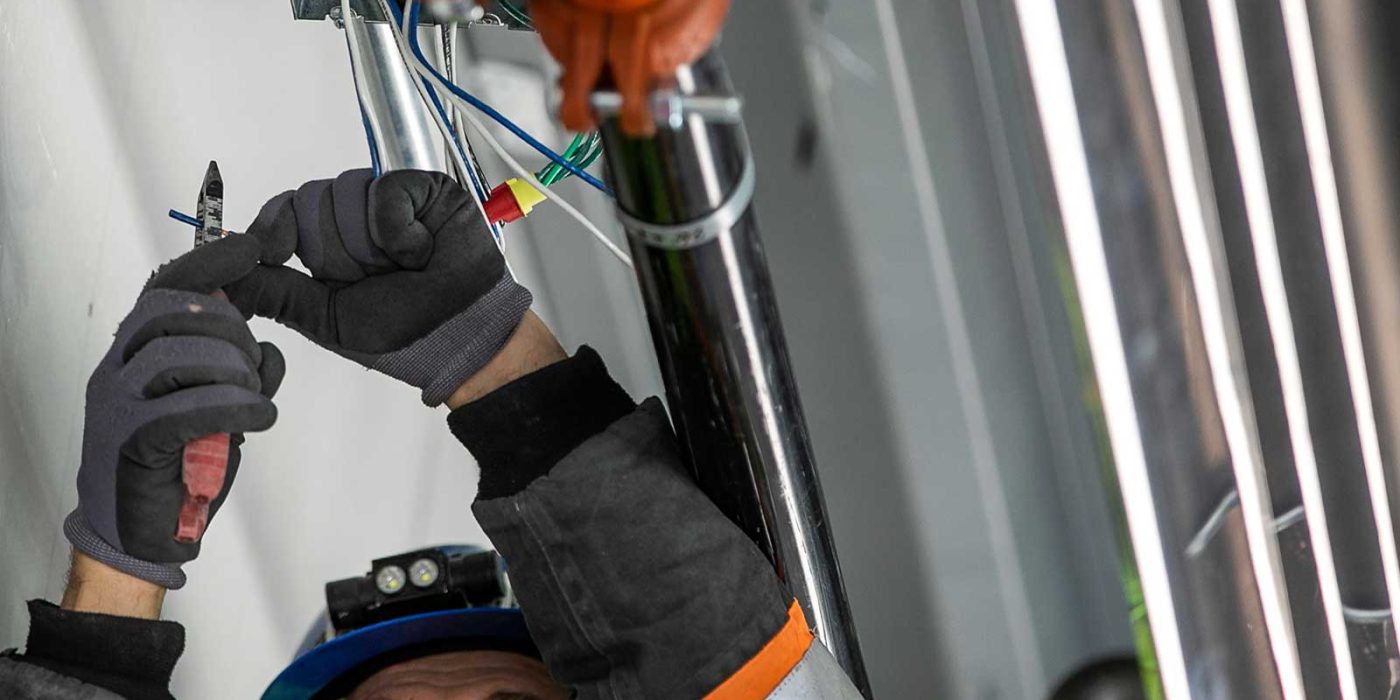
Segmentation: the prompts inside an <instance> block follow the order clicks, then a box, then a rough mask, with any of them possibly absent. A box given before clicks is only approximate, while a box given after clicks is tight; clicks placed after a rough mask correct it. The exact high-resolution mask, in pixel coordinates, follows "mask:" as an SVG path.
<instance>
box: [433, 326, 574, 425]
mask: <svg viewBox="0 0 1400 700" xmlns="http://www.w3.org/2000/svg"><path fill="white" fill-rule="evenodd" d="M568 357H569V356H568V354H567V353H565V352H564V348H563V347H561V346H560V345H559V341H558V340H556V339H555V337H554V334H553V333H552V332H550V330H549V327H548V326H546V325H544V321H542V320H540V317H539V316H536V315H535V312H533V311H527V312H526V313H525V318H524V319H523V320H522V321H521V323H520V328H518V329H517V330H516V331H515V335H512V336H511V338H510V340H508V341H506V345H505V347H504V348H502V349H501V352H500V353H499V354H497V355H496V357H495V359H493V360H491V361H490V362H489V363H487V365H486V366H485V367H483V368H482V369H481V371H480V372H477V373H476V374H475V375H473V376H472V378H471V379H468V380H467V382H466V383H465V384H463V385H462V386H461V387H460V388H459V389H457V391H456V392H455V393H453V394H452V396H451V398H449V399H447V407H448V408H449V409H452V410H454V411H455V410H457V409H458V408H461V407H462V406H465V405H467V404H469V403H471V402H473V401H476V400H477V399H480V398H482V397H483V396H486V395H487V394H490V393H491V392H493V391H495V390H497V389H499V388H501V387H503V386H505V385H507V384H509V383H511V382H513V381H515V380H517V379H520V378H522V377H525V376H528V375H530V374H533V373H535V372H537V371H539V370H541V369H544V368H545V367H548V366H550V365H553V364H556V363H559V362H562V361H564V360H566V359H568Z"/></svg>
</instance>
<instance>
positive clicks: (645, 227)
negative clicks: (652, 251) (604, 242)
mask: <svg viewBox="0 0 1400 700" xmlns="http://www.w3.org/2000/svg"><path fill="white" fill-rule="evenodd" d="M757 179H758V176H757V172H756V169H755V167H754V161H753V153H752V152H751V151H747V150H746V151H745V153H744V172H743V174H742V175H740V176H739V184H738V185H737V186H736V187H735V188H734V191H733V192H732V193H730V195H729V198H728V199H726V200H725V201H724V203H723V204H721V205H720V206H719V208H718V209H716V210H714V211H713V212H710V213H709V214H707V215H705V217H704V218H701V219H697V220H695V221H692V222H689V223H684V224H669V225H668V224H654V223H651V222H649V221H643V220H641V219H638V218H637V217H635V216H632V215H631V214H628V213H627V212H626V211H623V209H622V207H621V206H618V208H617V218H618V219H620V220H621V221H622V225H623V226H625V227H626V228H627V232H628V233H629V234H631V236H632V237H633V238H635V239H637V240H639V241H641V242H642V243H645V244H647V245H649V246H652V247H654V248H663V249H666V250H690V249H692V248H698V247H700V246H702V245H705V244H706V243H709V242H710V241H713V240H715V239H716V238H719V235H720V234H721V233H724V232H725V231H728V230H729V229H731V228H734V225H735V224H738V223H739V220H740V219H742V218H744V213H745V212H747V211H748V210H749V205H750V204H752V203H753V194H754V186H755V183H756V181H757Z"/></svg>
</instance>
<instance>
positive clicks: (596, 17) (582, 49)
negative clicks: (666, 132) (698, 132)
mask: <svg viewBox="0 0 1400 700" xmlns="http://www.w3.org/2000/svg"><path fill="white" fill-rule="evenodd" d="M728 13H729V0H532V2H531V3H530V16H531V19H532V20H533V21H534V23H535V29H536V30H537V31H538V32H539V34H540V38H541V39H542V40H543V41H544V45H545V47H546V48H547V49H549V52H550V54H551V55H553V56H554V59H555V60H556V61H558V62H559V65H560V66H562V67H563V69H564V74H563V77H562V78H560V87H561V88H562V89H563V92H564V100H563V104H562V106H561V109H560V117H561V118H562V119H563V121H564V126H566V127H567V128H568V129H569V130H570V131H577V132H584V131H591V130H593V129H594V128H595V127H596V126H597V125H596V120H595V118H594V116H593V109H592V107H591V106H590V104H589V96H590V95H592V94H593V91H594V90H596V89H597V88H598V84H599V82H600V81H601V80H602V79H603V77H604V75H605V71H607V73H608V74H610V75H611V77H612V83H613V87H615V88H616V89H617V92H618V93H619V94H620V95H621V96H622V113H621V122H622V131H623V133H625V134H627V135H629V136H650V135H651V134H653V133H655V132H656V122H655V120H654V117H653V116H652V112H651V108H650V105H649V104H648V102H649V98H650V96H651V94H652V93H653V92H655V91H656V90H658V89H662V88H667V87H672V86H671V85H670V84H669V83H670V81H671V79H672V76H674V75H675V73H676V71H677V70H679V69H680V68H681V66H684V65H686V64H688V63H693V62H694V61H695V60H696V59H698V58H700V57H701V56H703V55H704V54H705V51H707V50H709V48H710V46H711V45H712V44H714V42H715V38H716V37H717V36H719V31H720V28H721V27H722V26H723V25H724V18H725V16H726V15H727V14H728Z"/></svg>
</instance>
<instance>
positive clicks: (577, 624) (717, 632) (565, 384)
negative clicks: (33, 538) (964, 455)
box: [0, 171, 859, 700]
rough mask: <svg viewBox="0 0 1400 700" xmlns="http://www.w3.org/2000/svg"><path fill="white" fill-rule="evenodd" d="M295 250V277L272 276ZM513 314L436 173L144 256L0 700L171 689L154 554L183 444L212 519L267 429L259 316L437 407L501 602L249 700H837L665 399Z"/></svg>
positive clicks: (177, 576) (343, 652)
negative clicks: (198, 442)
mask: <svg viewBox="0 0 1400 700" xmlns="http://www.w3.org/2000/svg"><path fill="white" fill-rule="evenodd" d="M293 256H295V257H297V258H298V259H299V260H300V261H301V263H302V264H303V265H304V266H305V267H306V269H307V270H309V271H310V273H311V274H310V275H309V276H308V275H306V274H303V273H302V272H299V271H297V270H294V269H292V268H289V267H285V266H284V264H285V263H287V262H288V261H289V260H290V259H291V258H292V257H293ZM218 289H222V290H224V292H225V293H226V294H227V295H228V299H229V301H223V300H221V299H218V298H216V297H214V296H210V294H211V293H212V292H214V291H215V290H218ZM530 305H531V295H530V292H529V291H528V290H526V289H525V288H523V287H522V286H520V285H519V284H517V283H516V282H515V281H514V279H512V277H511V275H510V274H509V272H508V271H507V270H506V266H505V261H504V259H503V258H502V256H501V253H500V252H499V250H498V249H497V247H496V244H495V242H494V241H493V239H492V237H491V234H490V232H489V230H488V228H487V226H486V224H485V223H484V222H483V220H482V219H481V217H480V215H479V213H478V209H477V207H476V206H475V205H474V203H473V201H472V200H471V198H470V197H469V196H468V195H467V194H466V192H464V191H463V190H462V189H461V188H460V187H459V186H458V185H457V184H456V183H455V182H454V181H453V180H451V179H450V178H449V177H447V176H446V175H443V174H440V173H427V172H417V171H400V172H394V173H390V174H387V175H385V176H383V177H381V178H378V179H374V178H373V177H372V176H371V175H370V174H369V173H368V172H366V171H352V172H349V173H345V174H344V175H341V176H340V177H338V178H336V179H334V180H325V181H317V182H312V183H309V184H306V185H304V186H303V187H301V188H300V189H298V190H296V191H295V192H288V193H285V194H283V195H280V196H278V197H276V198H274V199H273V200H272V201H270V202H269V203H268V204H267V205H266V206H265V207H264V208H263V210H262V212H261V213H260V214H259V215H258V217H257V219H256V221H255V222H254V223H253V225H252V226H251V227H250V228H249V230H248V233H247V234H244V235H234V236H229V237H228V238H225V239H223V240H221V241H218V242H215V243H211V244H209V245H206V246H203V247H201V248H199V249H197V250H195V251H193V252H190V253H189V254H187V255H185V256H183V257H181V258H178V259H176V260H174V261H173V262H171V263H168V264H167V265H165V266H163V267H162V268H161V269H160V270H158V271H157V272H156V273H155V275H154V276H152V278H151V279H150V281H149V282H148V283H147V284H146V286H145V289H144V290H143V291H142V292H141V294H140V296H139V298H138V299H137V301H136V304H135V308H134V309H133V311H132V312H131V314H130V315H129V316H128V317H127V318H126V320H125V321H123V322H122V323H121V325H120V327H119V328H118V330H117V333H116V340H115V342H114V344H113V345H112V348H111V350H110V351H109V352H108V353H107V355H106V356H105V357H104V358H103V359H102V360H101V362H100V363H99V364H98V365H97V368H96V370H95V371H94V372H93V374H92V377H91V379H90V381H89V383H88V389H87V409H86V423H85V427H84V433H83V450H82V464H81V467H80V469H79V473H78V506H77V508H76V509H75V510H74V511H73V512H72V514H71V515H69V516H68V518H67V519H66V521H65V522H64V524H63V530H64V533H65V534H66V535H67V537H68V539H69V540H70V542H71V543H72V545H73V564H72V572H71V576H70V580H69V584H68V587H67V590H66V591H65V593H64V596H63V601H62V605H59V606H55V605H52V604H50V603H48V602H45V601H31V602H30V603H29V612H30V633H29V638H28V644H27V649H26V650H25V652H24V653H23V654H18V653H15V652H13V651H12V652H10V653H9V654H8V655H6V656H3V657H0V697H5V698H73V699H77V698H112V697H117V696H121V697H128V698H167V697H170V692H169V689H168V685H169V680H170V675H171V671H172V669H173V668H174V665H175V663H176V660H177V659H178V657H179V656H180V653H181V651H182V648H183V644H184V628H183V627H181V626H180V625H179V624H178V623H175V622H169V621H160V620H159V617H160V611H161V603H162V600H163V598H164V596H165V593H166V591H167V590H173V589H178V588H180V587H182V586H183V585H185V582H186V577H185V573H184V572H183V571H182V565H183V564H185V563H187V562H190V561H193V560H194V559H195V558H196V557H197V556H198V554H199V550H200V546H199V544H198V543H195V544H180V543H178V542H176V541H174V539H173V538H172V533H173V532H174V531H175V529H176V520H177V516H178V512H179V509H180V504H181V500H182V495H183V486H182V484H181V480H180V479H181V452H182V449H183V446H184V445H185V443H186V442H189V441H191V440H193V439H195V438H198V437H200V436H203V435H208V434H211V433H216V432H228V433H231V434H233V438H232V441H231V445H230V455H229V456H230V460H229V470H228V475H227V479H226V481H225V483H224V487H223V490H222V491H221V493H220V495H219V497H218V498H217V499H216V500H215V501H214V502H213V504H212V508H211V509H210V512H211V517H212V514H216V513H217V512H218V509H219V507H220V506H221V505H222V504H223V502H224V499H225V498H226V497H227V496H228V491H229V488H230V487H231V486H232V484H233V481H234V476H235V474H236V473H237V470H238V466H239V445H240V444H241V443H242V442H243V439H244V435H245V434H247V433H256V432H260V431H264V430H267V429H269V428H271V427H272V426H273V423H274V422H275V419H276V415H277V411H276V409H275V408H274V405H273V402H272V399H273V397H274V395H275V394H276V392H277V388H278V385H279V384H280V383H281V380H282V377H283V374H284V364H283V361H282V356H281V354H280V353H279V352H278V351H277V349H276V348H275V347H274V346H272V345H271V344H269V343H259V342H257V341H256V340H255V338H254V336H253V333H252V331H251V330H250V329H249V326H248V325H247V322H246V319H247V318H249V317H251V316H253V315H257V316H263V317H268V318H272V319H275V320H276V321H278V322H280V323H282V324H284V325H287V326H289V327H291V328H293V329H295V330H297V331H298V332H300V333H301V334H302V335H304V336H306V337H307V338H308V339H310V340H311V341H312V342H314V343H316V344H317V345H320V346H321V347H323V348H325V349H326V350H329V351H330V352H333V353H336V354H338V355H341V356H342V357H345V358H347V359H350V360H352V361H354V362H357V363H359V364H361V365H363V366H365V367H368V368H370V369H373V370H376V371H379V372H383V373H385V374H387V375H389V376H391V377H394V378H396V379H399V380H401V381H403V382H405V383H407V384H410V385H412V386H414V387H416V388H417V389H418V390H420V391H421V392H422V398H423V401H424V402H425V403H426V404H428V405H429V406H442V405H445V406H446V407H447V408H449V409H450V410H451V413H450V414H449V415H448V419H447V424H448V427H449V429H450V430H451V431H452V433H453V435H455V436H456V437H457V438H458V439H459V440H460V441H461V442H462V444H463V445H464V446H465V448H466V449H467V450H469V451H470V452H471V453H472V454H473V455H474V456H475V457H476V459H477V462H478V463H479V465H480V470H481V477H480V485H479V491H478V493H477V497H476V501H475V503H473V504H472V511H473V513H474V514H475V516H476V518H477V519H478V520H479V522H480V523H481V525H482V527H483V528H484V530H485V531H486V533H487V534H488V536H489V537H490V538H491V541H492V542H493V543H494V545H495V546H496V548H497V549H498V551H499V552H500V554H501V555H502V556H503V558H504V560H505V561H508V562H509V567H510V571H509V578H510V581H511V583H512V584H513V588H514V594H515V597H516V598H517V599H518V601H519V607H520V611H519V612H512V611H501V610H494V609H491V610H472V609H470V608H469V607H468V608H463V609H460V610H434V611H429V612H428V613H422V612H421V611H419V612H418V613H417V614H410V615H406V616H404V617H402V618H401V619H387V620H380V621H379V622H378V623H377V624H374V625H370V626H369V627H366V628H364V629H361V630H359V631H356V632H352V633H350V634H348V635H345V636H344V637H342V638H340V639H335V640H332V641H328V642H326V643H324V644H321V645H319V646H316V645H314V644H313V645H312V648H310V650H309V651H307V652H306V656H303V657H302V658H301V659H299V660H298V662H297V663H294V664H293V669H289V674H291V671H292V670H294V669H295V670H297V673H298V674H300V678H279V680H278V684H274V687H273V688H271V689H269V691H268V694H267V695H265V696H264V697H336V698H340V697H349V698H355V699H360V700H367V699H373V700H409V699H425V698H432V699H437V700H458V699H462V700H465V699H467V698H495V699H496V700H504V699H506V698H526V699H534V700H554V699H556V698H568V697H579V698H699V697H717V698H764V697H775V698H777V697H782V698H787V697H828V698H858V697H859V694H858V693H857V691H856V690H855V689H854V686H853V685H852V684H851V683H850V681H849V680H848V679H847V678H846V676H845V675H844V674H843V673H842V672H841V670H840V669H839V667H838V666H837V665H836V663H835V660H834V659H833V658H832V656H831V655H830V654H829V653H828V652H827V651H826V650H825V649H824V648H823V647H822V646H821V644H820V643H819V642H815V641H814V639H813V636H812V634H811V632H810V631H809V629H808V625H807V623H806V621H805V620H804V618H803V614H802V611H801V608H800V607H798V606H797V605H796V603H795V602H794V600H793V598H792V596H791V594H789V593H788V592H787V591H786V590H785V589H784V586H783V584H782V583H781V582H780V580H779V579H778V578H777V576H776V575H775V573H774V571H773V569H772V567H771V566H770V565H769V563H768V561H767V560H766V559H765V558H764V557H763V555H762V554H761V553H760V552H759V550H758V549H757V548H756V547H755V546H754V545H753V544H752V543H751V542H750V541H749V539H748V538H747V537H745V535H744V534H743V533H742V532H741V531H740V530H739V529H738V528H737V527H736V526H734V525H733V524H732V523H731V522H730V521H729V520H727V519H726V518H725V517H724V516H723V515H722V514H721V513H720V512H719V510H718V509H717V508H716V507H715V506H714V505H713V504H712V503H710V502H709V501H708V500H707V499H706V498H705V496H704V495H703V494H702V493H701V492H700V491H699V490H698V489H697V487H696V486H695V484H694V483H693V482H692V481H691V479H690V477H689V476H688V473H687V471H686V470H685V469H684V468H683V467H682V465H681V463H680V459H679V457H678V453H677V448H676V444H675V441H674V436H673V434H672V432H671V428H670V424H669V423H668V421H667V416H666V412H665V410H664V408H663V407H662V404H661V403H660V402H659V401H658V400H656V399H654V398H653V399H649V400H647V401H645V402H643V403H641V404H640V405H638V404H636V403H634V402H633V401H632V400H631V399H630V398H629V397H628V396H627V395H626V393H624V391H623V390H622V389H621V388H620V387H619V386H618V385H617V384H616V383H615V382H614V381H613V380H612V379H611V378H610V377H609V375H608V372H607V370H606V369H605V367H604V365H603V361H602V360H601V359H600V358H599V356H598V355H597V354H596V353H595V352H593V351H592V350H590V349H588V348H586V347H585V348H583V349H581V350H579V351H578V352H577V353H576V354H574V355H573V356H572V357H570V356H569V355H567V354H566V353H565V352H564V350H563V349H562V348H561V347H560V345H559V343H558V342H557V341H556V340H555V338H554V336H553V335H552V334H551V332H550V331H549V329H548V328H546V327H545V325H544V323H542V322H541V320H540V319H539V318H538V317H537V316H535V315H534V314H533V313H532V312H530V310H529V309H530ZM310 408H311V407H308V406H292V407H291V410H306V409H310ZM464 462H465V460H464ZM267 466H268V465H253V466H252V467H251V468H254V469H259V468H266V467H267ZM334 467H335V465H330V464H322V465H308V468H314V469H321V470H325V474H326V476H327V477H328V478H334ZM440 561H446V560H445V559H444V560H440ZM424 580H427V579H426V574H425V579H424ZM381 584H383V585H381V586H380V590H381V591H383V590H390V591H392V589H393V588H394V587H395V586H397V585H399V584H397V583H394V582H393V581H388V582H387V583H385V582H384V581H381ZM386 585H387V586H388V588H387V589H386V588H385V587H384V586H386ZM521 613H523V620H524V622H525V623H527V624H528V628H527V627H526V626H525V625H523V624H520V623H519V621H518V620H519V616H520V614H521ZM511 615H515V616H516V621H515V622H512V619H511ZM425 621H426V622H425ZM429 623H431V624H429ZM415 625H416V626H415ZM428 628H433V629H436V632H433V631H431V630H429V629H428ZM386 630H387V631H386ZM374 635H378V637H377V638H375V639H370V640H368V641H366V639H367V637H373V636H374ZM391 638H392V639H391ZM317 641H324V640H323V639H321V640H317ZM357 645H358V646H357ZM230 658H231V659H233V660H236V659H237V658H238V656H237V653H236V651H235V652H233V653H231V654H230ZM307 669H310V671H311V672H310V673H309V674H308V673H307V672H306V671H307ZM287 675H288V674H284V676H287ZM291 675H297V674H291ZM307 678H311V679H312V680H311V681H308V680H307ZM283 681H286V682H283ZM308 683H309V684H308ZM279 684H280V685H279ZM289 688H290V689H291V690H289Z"/></svg>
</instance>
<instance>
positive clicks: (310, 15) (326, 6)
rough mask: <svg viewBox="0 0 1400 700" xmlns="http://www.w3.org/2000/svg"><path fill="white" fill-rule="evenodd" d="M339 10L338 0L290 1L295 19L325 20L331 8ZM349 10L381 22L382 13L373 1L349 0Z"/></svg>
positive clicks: (382, 18) (372, 20) (377, 4)
mask: <svg viewBox="0 0 1400 700" xmlns="http://www.w3.org/2000/svg"><path fill="white" fill-rule="evenodd" d="M333 7H334V8H339V7H340V0H292V15H293V16H294V17H296V18H297V19H316V20H320V19H325V18H327V17H329V16H330V14H331V8H333ZM350 9H352V10H354V11H355V13H356V14H358V15H360V16H361V17H364V18H365V19H367V20H370V21H371V22H383V21H384V13H383V12H380V11H379V3H377V2H375V1H374V0H350Z"/></svg>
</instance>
